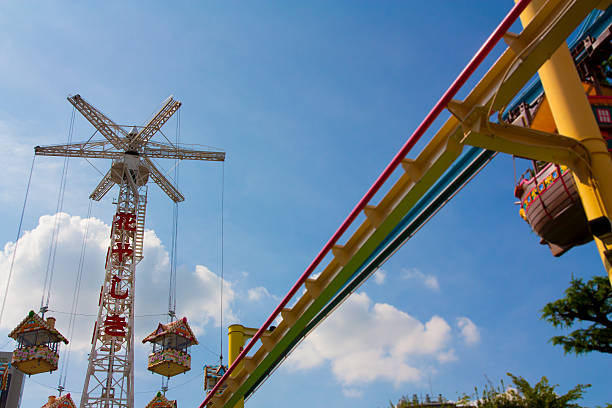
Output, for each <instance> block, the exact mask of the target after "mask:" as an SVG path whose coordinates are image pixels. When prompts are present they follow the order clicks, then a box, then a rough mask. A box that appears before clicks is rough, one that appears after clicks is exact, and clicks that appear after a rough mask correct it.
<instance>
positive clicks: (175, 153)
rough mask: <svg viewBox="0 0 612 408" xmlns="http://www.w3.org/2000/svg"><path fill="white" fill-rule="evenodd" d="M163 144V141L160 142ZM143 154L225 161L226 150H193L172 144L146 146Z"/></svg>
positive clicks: (164, 157) (154, 156) (166, 157)
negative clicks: (153, 146)
mask: <svg viewBox="0 0 612 408" xmlns="http://www.w3.org/2000/svg"><path fill="white" fill-rule="evenodd" d="M159 145H161V143H160V144H159ZM143 154H144V155H145V156H146V157H152V158H155V159H178V160H206V161H224V160H225V152H213V151H205V150H191V149H182V148H174V147H172V146H170V145H168V146H165V147H156V148H145V149H144V151H143Z"/></svg>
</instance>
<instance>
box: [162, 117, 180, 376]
mask: <svg viewBox="0 0 612 408" xmlns="http://www.w3.org/2000/svg"><path fill="white" fill-rule="evenodd" d="M180 137H181V110H180V109H179V110H178V111H177V112H176V146H177V147H176V149H177V150H178V144H179V141H180ZM174 183H175V185H176V188H177V189H178V188H179V159H178V155H177V158H176V159H175V160H174ZM177 238H178V203H177V202H176V201H174V202H173V208H172V243H171V248H170V283H169V285H168V286H169V288H168V317H169V319H170V321H174V320H175V319H176V265H177V257H178V254H177V252H178V251H177V248H178V247H177ZM162 386H163V383H162ZM167 386H168V384H167V382H166V387H167Z"/></svg>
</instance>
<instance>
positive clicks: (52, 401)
mask: <svg viewBox="0 0 612 408" xmlns="http://www.w3.org/2000/svg"><path fill="white" fill-rule="evenodd" d="M41 408H76V405H75V404H74V401H72V398H71V397H70V393H68V394H66V395H63V396H61V397H56V396H55V395H51V396H49V401H48V402H47V403H46V404H45V405H43V406H42V407H41Z"/></svg>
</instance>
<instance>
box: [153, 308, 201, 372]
mask: <svg viewBox="0 0 612 408" xmlns="http://www.w3.org/2000/svg"><path fill="white" fill-rule="evenodd" d="M142 342H143V343H147V342H150V343H153V353H151V354H149V364H148V369H149V371H152V372H154V373H156V374H161V375H163V376H166V377H172V376H175V375H177V374H181V373H184V372H186V371H189V370H191V355H190V354H189V347H190V346H191V345H194V344H198V340H197V339H196V337H195V335H194V334H193V331H191V328H190V327H189V324H187V318H186V317H183V318H182V319H180V320H176V321H174V322H171V323H168V324H163V323H160V324H159V325H158V326H157V330H155V331H154V332H153V333H151V334H149V335H148V336H147V337H145V338H144V339H143V340H142Z"/></svg>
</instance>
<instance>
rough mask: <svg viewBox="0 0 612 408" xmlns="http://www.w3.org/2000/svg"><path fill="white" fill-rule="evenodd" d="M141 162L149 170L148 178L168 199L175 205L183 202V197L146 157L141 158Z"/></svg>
mask: <svg viewBox="0 0 612 408" xmlns="http://www.w3.org/2000/svg"><path fill="white" fill-rule="evenodd" d="M142 162H143V163H144V164H145V166H147V167H148V168H149V171H150V173H149V176H151V178H152V179H153V181H154V182H155V183H156V184H157V185H158V186H159V187H160V188H161V189H162V190H163V192H164V193H166V194H167V195H168V197H170V199H171V200H172V201H174V202H175V203H180V202H182V201H185V197H184V196H183V195H182V194H181V192H180V191H178V189H177V188H176V187H175V186H174V184H172V183H171V182H170V180H168V179H167V178H166V177H165V176H164V175H163V174H162V173H161V172H160V171H159V169H158V168H157V167H156V166H155V164H153V162H152V161H151V160H150V159H149V158H148V157H143V158H142Z"/></svg>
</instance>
